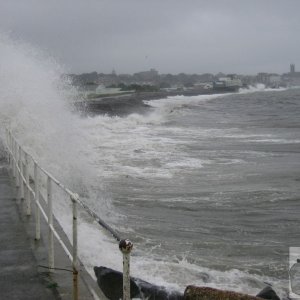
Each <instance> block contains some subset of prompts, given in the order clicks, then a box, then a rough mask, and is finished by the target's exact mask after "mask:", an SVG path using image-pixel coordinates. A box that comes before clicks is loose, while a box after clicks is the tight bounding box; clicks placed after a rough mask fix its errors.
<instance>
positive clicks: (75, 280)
mask: <svg viewBox="0 0 300 300" xmlns="http://www.w3.org/2000/svg"><path fill="white" fill-rule="evenodd" d="M71 201H72V206H73V262H72V266H73V300H78V269H77V264H78V261H77V256H78V253H77V252H78V244H77V241H78V232H77V201H76V198H74V197H72V196H71Z"/></svg>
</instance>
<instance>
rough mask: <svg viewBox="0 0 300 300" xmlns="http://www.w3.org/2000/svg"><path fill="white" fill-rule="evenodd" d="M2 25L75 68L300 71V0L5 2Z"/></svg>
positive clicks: (0, 8)
mask: <svg viewBox="0 0 300 300" xmlns="http://www.w3.org/2000/svg"><path fill="white" fill-rule="evenodd" d="M0 30H1V31H4V32H6V33H9V34H10V35H11V36H12V37H13V38H18V39H22V40H24V41H26V42H29V43H32V44H33V45H36V46H38V47H39V48H41V49H43V50H45V51H46V52H48V53H49V54H50V55H51V56H54V57H55V58H56V59H57V60H58V61H59V62H60V63H62V64H63V65H64V66H65V67H66V69H67V71H68V72H74V73H80V72H91V71H97V72H104V73H109V72H111V71H112V70H113V69H114V70H115V71H116V72H117V73H118V74H121V73H134V72H138V71H141V70H148V69H150V68H155V69H157V70H158V71H159V72H160V73H180V72H185V73H205V72H211V73H217V72H219V71H222V72H225V73H229V72H234V73H241V74H256V73H257V72H263V71H265V72H278V73H284V72H287V71H288V69H289V64H290V63H292V62H293V63H295V64H296V70H300V0H185V1H184V0H0Z"/></svg>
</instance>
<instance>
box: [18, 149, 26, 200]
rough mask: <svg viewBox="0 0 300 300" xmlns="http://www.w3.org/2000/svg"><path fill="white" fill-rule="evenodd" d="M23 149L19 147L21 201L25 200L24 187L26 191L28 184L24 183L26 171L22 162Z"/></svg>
mask: <svg viewBox="0 0 300 300" xmlns="http://www.w3.org/2000/svg"><path fill="white" fill-rule="evenodd" d="M22 152H23V150H22V148H21V146H19V169H20V181H19V183H20V199H21V200H22V199H24V198H25V197H24V194H25V193H24V185H25V190H26V182H24V181H23V176H24V169H23V162H22V160H23V159H22V156H23V155H22Z"/></svg>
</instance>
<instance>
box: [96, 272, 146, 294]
mask: <svg viewBox="0 0 300 300" xmlns="http://www.w3.org/2000/svg"><path fill="white" fill-rule="evenodd" d="M94 272H95V275H96V277H97V283H98V286H99V287H100V289H101V290H102V292H103V293H104V295H105V296H106V297H107V298H108V299H110V300H119V299H122V298H123V274H122V273H121V272H118V271H115V270H112V269H109V268H106V267H94ZM139 295H140V289H139V288H138V286H137V285H136V283H135V282H134V281H133V280H132V279H131V278H130V298H131V299H132V298H138V297H139Z"/></svg>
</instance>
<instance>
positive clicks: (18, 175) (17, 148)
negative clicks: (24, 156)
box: [15, 143, 22, 200]
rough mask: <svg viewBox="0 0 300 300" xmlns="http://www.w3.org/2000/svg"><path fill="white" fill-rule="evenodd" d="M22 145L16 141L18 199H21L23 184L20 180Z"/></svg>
mask: <svg viewBox="0 0 300 300" xmlns="http://www.w3.org/2000/svg"><path fill="white" fill-rule="evenodd" d="M19 148H20V146H19V145H18V144H17V143H16V149H15V150H16V194H17V200H20V199H21V194H20V186H21V183H22V182H21V180H20V172H19V171H20V152H19Z"/></svg>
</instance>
